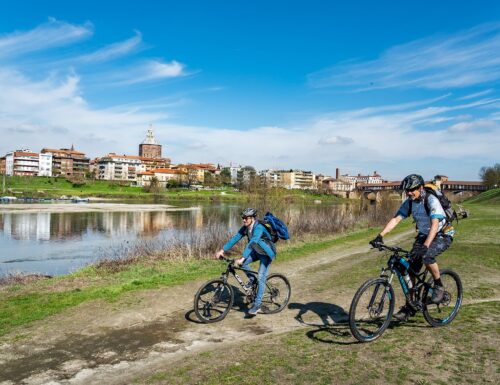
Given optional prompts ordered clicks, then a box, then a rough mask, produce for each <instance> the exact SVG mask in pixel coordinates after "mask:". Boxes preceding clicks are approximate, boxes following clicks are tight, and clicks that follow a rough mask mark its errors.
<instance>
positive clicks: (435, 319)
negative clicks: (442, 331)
mask: <svg viewBox="0 0 500 385" xmlns="http://www.w3.org/2000/svg"><path fill="white" fill-rule="evenodd" d="M439 273H440V275H441V281H442V282H443V286H444V289H445V294H444V299H443V301H442V302H441V303H440V304H433V303H431V302H430V297H431V295H432V291H431V290H432V288H431V287H427V288H426V289H425V290H424V293H423V297H422V298H423V301H422V302H423V304H424V308H423V311H422V312H423V314H424V318H425V320H426V321H427V323H428V324H429V325H431V326H433V327H439V326H445V325H448V324H449V323H450V322H451V321H453V319H454V318H455V317H456V316H457V314H458V311H459V310H460V307H461V305H462V299H463V287H462V281H461V280H460V277H459V275H458V274H457V273H455V272H454V271H453V270H450V269H443V270H440V271H439ZM431 280H432V278H431ZM431 280H430V281H431ZM431 282H432V281H431Z"/></svg>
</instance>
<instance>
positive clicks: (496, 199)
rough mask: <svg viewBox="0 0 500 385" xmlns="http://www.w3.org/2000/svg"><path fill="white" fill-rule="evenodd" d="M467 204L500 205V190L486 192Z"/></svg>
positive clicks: (469, 200)
mask: <svg viewBox="0 0 500 385" xmlns="http://www.w3.org/2000/svg"><path fill="white" fill-rule="evenodd" d="M467 203H469V204H474V203H488V204H493V203H500V188H495V189H491V190H488V191H485V192H483V193H481V194H479V195H477V196H475V197H473V198H471V199H468V200H467Z"/></svg>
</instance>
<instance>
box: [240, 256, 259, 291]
mask: <svg viewBox="0 0 500 385" xmlns="http://www.w3.org/2000/svg"><path fill="white" fill-rule="evenodd" d="M258 259H259V254H257V253H256V252H252V254H250V256H249V257H248V258H247V259H245V262H243V265H241V268H242V270H244V271H245V274H246V275H247V277H248V286H249V287H251V286H252V284H253V281H254V280H255V274H252V273H248V272H247V271H248V270H250V264H251V263H254V262H255V261H257V260H258Z"/></svg>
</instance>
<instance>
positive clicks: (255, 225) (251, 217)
mask: <svg viewBox="0 0 500 385" xmlns="http://www.w3.org/2000/svg"><path fill="white" fill-rule="evenodd" d="M241 219H242V220H243V226H242V227H241V228H240V229H239V230H238V232H237V233H236V234H235V235H234V236H233V237H232V238H231V239H230V240H229V241H228V242H227V243H226V244H225V245H224V246H223V247H222V249H221V250H219V251H218V252H217V253H216V254H215V257H216V258H219V257H221V256H224V253H225V252H226V251H228V250H229V249H231V248H232V247H233V246H234V245H235V244H236V243H238V242H239V241H240V240H241V238H243V237H244V236H246V237H247V239H248V244H247V245H246V247H245V250H244V251H243V257H241V258H240V259H237V260H236V261H235V264H237V265H241V267H242V269H248V266H249V265H250V264H251V263H253V262H256V261H260V265H259V271H258V277H257V279H258V289H257V295H256V296H255V303H254V304H253V306H252V308H251V309H250V310H249V311H248V314H249V315H252V316H253V315H256V314H257V313H260V312H261V305H262V297H263V295H264V289H265V282H266V277H267V272H268V270H269V266H270V265H271V262H272V261H273V259H274V258H275V257H276V247H275V246H274V243H273V242H272V238H271V234H269V231H267V229H266V227H265V226H264V225H263V224H262V223H260V222H259V221H258V220H257V210H255V209H254V208H246V209H245V210H243V211H242V212H241ZM247 276H248V280H249V281H248V283H247V285H246V286H245V288H246V289H250V288H251V287H252V285H253V282H254V280H255V276H254V275H253V274H250V273H247Z"/></svg>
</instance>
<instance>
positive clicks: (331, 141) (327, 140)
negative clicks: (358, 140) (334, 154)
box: [318, 135, 353, 145]
mask: <svg viewBox="0 0 500 385" xmlns="http://www.w3.org/2000/svg"><path fill="white" fill-rule="evenodd" d="M352 142H353V140H352V139H351V138H347V137H345V136H338V135H336V136H329V137H324V138H321V139H320V140H319V141H318V143H319V144H323V145H346V144H350V143H352Z"/></svg>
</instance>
